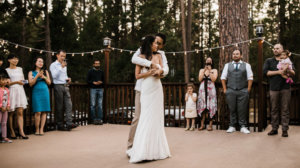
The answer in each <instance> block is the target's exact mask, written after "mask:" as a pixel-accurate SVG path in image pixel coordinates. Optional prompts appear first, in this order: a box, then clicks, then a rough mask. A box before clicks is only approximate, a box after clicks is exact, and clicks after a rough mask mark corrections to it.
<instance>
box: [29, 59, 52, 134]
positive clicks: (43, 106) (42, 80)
mask: <svg viewBox="0 0 300 168" xmlns="http://www.w3.org/2000/svg"><path fill="white" fill-rule="evenodd" d="M28 80H29V85H30V86H31V87H33V88H32V112H33V113H34V120H35V135H44V126H45V123H46V117H47V112H50V111H51V109H50V95H49V89H48V85H50V84H51V79H50V76H49V73H48V71H47V70H46V66H45V64H44V59H43V58H42V57H37V58H36V59H35V60H34V66H33V69H32V71H30V72H29V73H28Z"/></svg>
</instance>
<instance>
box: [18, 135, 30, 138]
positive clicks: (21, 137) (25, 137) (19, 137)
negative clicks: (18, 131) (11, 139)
mask: <svg viewBox="0 0 300 168" xmlns="http://www.w3.org/2000/svg"><path fill="white" fill-rule="evenodd" d="M19 138H20V139H29V137H28V136H22V135H20V136H19Z"/></svg>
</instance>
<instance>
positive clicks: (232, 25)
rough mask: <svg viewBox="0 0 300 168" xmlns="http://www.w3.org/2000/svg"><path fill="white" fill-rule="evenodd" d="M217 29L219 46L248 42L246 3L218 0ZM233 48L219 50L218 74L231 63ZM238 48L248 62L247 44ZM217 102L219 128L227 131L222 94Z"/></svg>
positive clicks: (227, 114)
mask: <svg viewBox="0 0 300 168" xmlns="http://www.w3.org/2000/svg"><path fill="white" fill-rule="evenodd" d="M219 27H220V45H221V46H224V45H228V44H233V43H237V42H240V41H244V40H248V38H249V37H248V33H249V32H248V1H247V0H240V1H233V0H219ZM235 48H236V47H235V46H230V47H226V48H224V50H223V49H220V59H219V72H220V73H221V72H222V70H223V66H224V64H225V63H227V62H229V61H231V57H232V52H233V50H234V49H235ZM239 48H240V49H241V50H242V53H243V60H244V61H246V62H248V52H249V48H248V44H246V43H245V44H240V45H239ZM220 91H221V90H220ZM218 102H219V104H220V106H219V107H218V111H220V113H219V116H220V128H221V129H227V128H228V124H229V120H230V119H229V110H228V109H227V105H226V101H225V95H224V94H221V95H220V96H219V97H218Z"/></svg>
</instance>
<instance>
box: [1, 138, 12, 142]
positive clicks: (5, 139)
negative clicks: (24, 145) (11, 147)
mask: <svg viewBox="0 0 300 168" xmlns="http://www.w3.org/2000/svg"><path fill="white" fill-rule="evenodd" d="M1 142H2V143H12V140H10V139H8V138H4V139H2V141H1Z"/></svg>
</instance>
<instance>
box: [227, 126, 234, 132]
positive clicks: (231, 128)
mask: <svg viewBox="0 0 300 168" xmlns="http://www.w3.org/2000/svg"><path fill="white" fill-rule="evenodd" d="M235 131H236V130H235V128H234V127H231V126H230V127H229V128H228V130H227V131H226V132H227V133H233V132H235Z"/></svg>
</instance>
